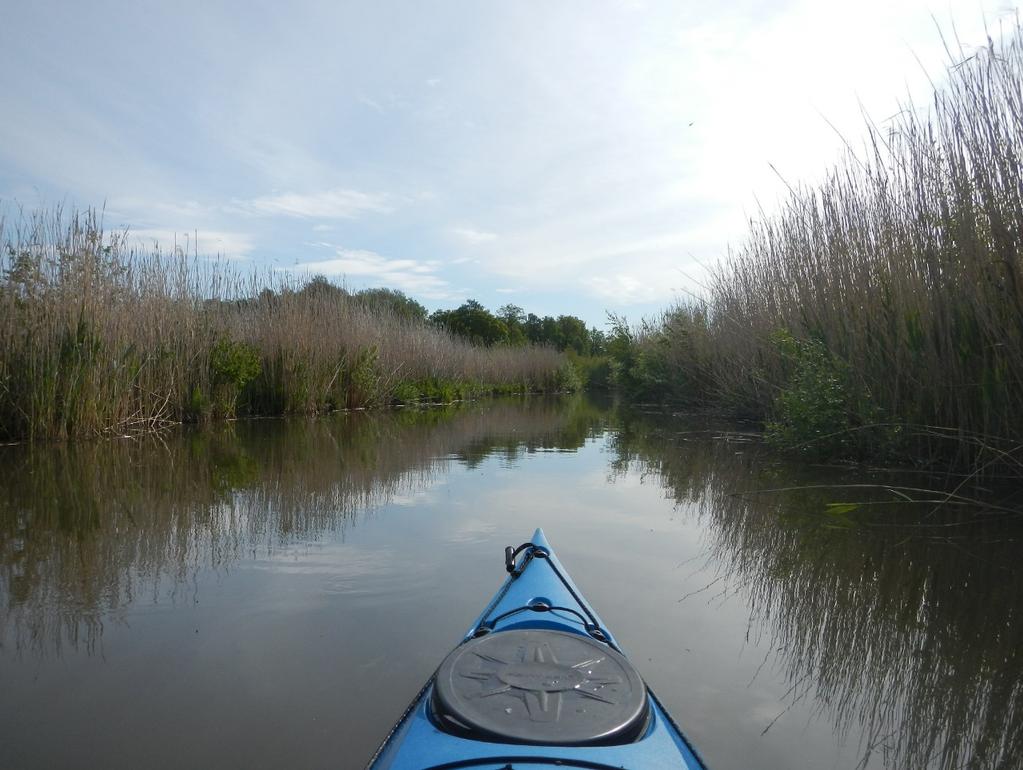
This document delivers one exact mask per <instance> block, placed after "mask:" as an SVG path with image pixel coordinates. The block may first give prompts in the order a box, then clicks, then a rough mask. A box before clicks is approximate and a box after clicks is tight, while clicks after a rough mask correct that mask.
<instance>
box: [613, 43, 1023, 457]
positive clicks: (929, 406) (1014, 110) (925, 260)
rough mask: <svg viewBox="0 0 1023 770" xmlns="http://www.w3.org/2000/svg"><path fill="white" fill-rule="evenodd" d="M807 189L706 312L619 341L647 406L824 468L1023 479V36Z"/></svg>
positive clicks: (763, 224) (874, 128) (956, 68)
mask: <svg viewBox="0 0 1023 770" xmlns="http://www.w3.org/2000/svg"><path fill="white" fill-rule="evenodd" d="M946 75H947V77H946V82H944V83H942V84H941V85H940V86H939V87H938V88H936V90H935V92H934V95H933V101H932V102H931V104H930V105H929V106H928V107H927V108H926V109H924V108H921V107H920V106H919V105H915V104H912V103H907V104H906V105H905V107H904V109H903V110H902V111H901V112H900V113H899V114H897V115H896V116H894V117H892V118H890V119H888V120H887V121H885V122H883V123H881V124H874V123H869V124H868V125H867V142H866V145H865V149H864V150H863V151H862V152H854V151H853V149H852V147H851V145H850V149H849V152H848V155H847V157H846V158H845V160H844V161H843V162H841V163H840V164H839V165H837V166H836V167H835V168H833V169H832V170H831V171H830V172H828V174H827V175H826V177H825V178H824V179H823V181H822V182H820V183H819V184H817V185H809V186H804V185H800V186H795V187H790V188H789V190H790V195H789V197H788V199H787V200H786V201H785V202H784V204H783V206H782V207H781V209H780V211H778V212H777V213H775V214H771V215H765V216H764V217H763V218H761V219H758V220H755V221H753V222H752V223H751V232H750V234H749V236H748V238H747V239H746V241H745V243H744V244H742V245H741V246H740V247H739V248H738V249H736V250H735V251H734V253H732V254H730V256H729V257H728V258H727V259H725V260H724V261H723V262H722V263H721V264H720V265H719V266H718V267H717V269H716V270H715V271H714V272H713V273H712V275H711V277H710V278H709V283H708V285H707V286H706V287H705V289H706V292H705V294H704V295H703V296H701V297H700V298H699V299H693V300H689V301H684V302H682V303H680V304H678V305H677V306H675V307H673V308H671V309H670V310H668V311H666V312H665V313H664V314H663V316H662V317H661V318H659V319H655V320H652V321H650V322H648V323H645V324H643V325H642V326H641V327H640V328H630V327H629V326H628V325H626V324H623V323H619V324H618V325H617V328H616V330H615V333H614V334H613V335H612V339H611V341H610V343H609V346H610V348H611V351H612V354H613V356H614V358H615V362H616V367H617V371H616V375H617V379H618V382H619V383H621V384H622V385H623V386H624V387H625V388H627V389H628V390H629V391H630V392H632V393H633V394H634V395H636V396H637V397H639V398H642V399H670V400H674V401H678V402H684V403H689V404H692V405H699V406H712V407H716V408H720V409H726V410H728V411H731V412H733V413H739V414H742V415H745V416H748V417H752V418H755V419H757V420H760V421H763V422H765V423H766V424H767V428H768V432H769V434H770V435H771V436H772V437H773V438H774V439H775V441H776V443H778V444H779V445H782V446H786V447H792V448H796V449H799V450H800V451H803V452H808V453H815V454H822V455H829V456H834V455H844V456H850V455H851V456H861V457H870V458H873V459H877V458H880V459H884V458H885V457H888V456H893V455H894V456H897V457H898V458H900V459H905V458H910V457H911V458H914V459H915V460H918V461H927V460H929V459H934V460H938V461H940V462H941V463H945V464H947V463H949V462H950V461H951V462H953V463H956V462H957V463H960V464H963V465H966V466H970V467H973V468H981V467H984V468H993V467H998V468H1000V469H1003V470H1007V471H1008V472H1010V473H1013V474H1015V475H1019V474H1021V473H1023V453H1021V448H1020V444H1019V442H1018V440H1017V439H1018V436H1019V435H1021V433H1023V169H1021V162H1023V101H1021V98H1020V94H1023V37H1021V35H1020V29H1019V28H1018V26H1017V27H1016V28H1014V29H1012V30H1010V34H1008V35H1007V36H1005V37H1003V38H998V39H993V40H991V41H990V43H989V45H988V47H986V48H984V49H981V50H978V51H975V52H972V53H969V54H963V56H962V60H957V61H955V62H953V63H952V64H951V66H949V67H948V69H947V73H946Z"/></svg>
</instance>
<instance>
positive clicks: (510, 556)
mask: <svg viewBox="0 0 1023 770" xmlns="http://www.w3.org/2000/svg"><path fill="white" fill-rule="evenodd" d="M532 547H533V544H532V543H523V544H522V545H520V546H519V547H518V548H512V547H511V546H510V545H508V546H505V548H504V568H505V569H506V570H507V571H508V572H514V571H515V557H516V556H518V555H519V554H520V553H522V552H523V551H524V550H526V549H527V548H532Z"/></svg>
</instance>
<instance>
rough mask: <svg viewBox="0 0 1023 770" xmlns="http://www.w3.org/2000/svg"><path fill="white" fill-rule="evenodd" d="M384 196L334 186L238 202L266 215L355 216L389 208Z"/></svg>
mask: <svg viewBox="0 0 1023 770" xmlns="http://www.w3.org/2000/svg"><path fill="white" fill-rule="evenodd" d="M387 201H388V198H387V196H386V195H378V194H376V193H364V192H359V191H358V190H348V189H345V188H342V187H335V188H333V189H330V190H322V191H320V192H314V193H297V192H286V193H280V194H278V195H264V196H262V197H259V198H254V199H252V200H250V201H243V202H241V203H239V204H238V205H239V208H240V209H241V210H242V211H247V212H249V213H252V214H262V215H266V216H287V217H301V218H307V219H311V218H318V219H355V218H356V217H358V216H360V215H362V214H367V213H378V214H386V213H388V212H390V211H392V208H391V206H390V205H388V203H387Z"/></svg>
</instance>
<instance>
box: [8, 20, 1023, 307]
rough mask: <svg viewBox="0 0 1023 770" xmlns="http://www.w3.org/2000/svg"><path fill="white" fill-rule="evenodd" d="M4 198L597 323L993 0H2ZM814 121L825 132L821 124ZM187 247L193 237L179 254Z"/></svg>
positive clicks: (911, 79)
mask: <svg viewBox="0 0 1023 770" xmlns="http://www.w3.org/2000/svg"><path fill="white" fill-rule="evenodd" d="M4 5H5V7H4V9H3V14H2V20H0V115H3V118H2V120H0V199H2V200H4V201H6V202H11V201H17V202H19V203H21V204H23V205H25V206H27V207H30V208H32V207H36V206H39V205H52V204H54V203H59V202H65V203H68V204H72V205H97V206H100V205H105V209H106V222H107V223H108V224H109V225H112V226H125V225H128V226H130V227H131V229H132V232H133V233H134V234H135V236H136V237H138V238H139V239H141V240H143V241H145V242H146V243H152V241H153V240H154V239H156V240H158V241H159V242H160V243H161V244H162V245H163V246H169V245H172V244H173V243H175V241H176V242H177V243H178V244H182V243H187V244H188V248H189V249H193V248H195V247H196V246H197V247H198V251H199V252H200V253H207V254H213V253H220V254H222V255H223V256H225V257H227V258H230V259H231V260H233V261H234V262H235V263H236V266H238V267H240V268H241V269H249V268H250V267H264V268H265V267H268V266H269V267H272V268H274V269H281V270H288V271H292V272H295V273H298V274H301V273H305V272H309V273H324V274H327V275H330V276H331V277H334V278H336V279H338V280H342V279H343V280H344V281H345V282H346V283H347V284H348V285H349V286H352V287H354V288H361V287H365V286H380V285H386V286H390V287H392V288H399V289H402V290H403V291H405V292H407V293H408V294H410V295H412V296H414V297H416V298H417V299H419V300H420V301H422V302H423V303H424V304H426V305H427V306H428V307H430V308H431V309H434V308H438V307H452V306H455V305H457V304H460V303H461V302H462V301H463V300H464V299H466V298H467V297H473V298H476V299H478V300H480V301H481V302H483V303H484V304H485V305H487V306H489V307H492V308H496V307H498V306H499V305H502V304H504V303H507V302H513V303H515V304H518V305H520V306H522V307H524V308H525V309H526V310H527V311H533V312H537V313H539V314H541V315H542V314H559V313H571V314H575V315H579V316H581V317H583V318H584V319H586V320H587V321H588V322H590V323H591V324H595V325H603V323H604V318H605V311H607V310H610V311H613V312H615V313H619V314H626V315H627V316H628V317H629V318H630V319H637V318H638V317H640V316H641V315H649V314H652V313H654V312H656V311H657V310H658V309H660V308H663V307H664V306H665V305H667V304H669V303H670V302H671V301H672V300H673V298H675V297H677V296H680V293H681V294H682V295H684V294H685V293H687V292H690V291H698V290H699V289H698V284H699V281H700V277H701V275H702V274H703V271H704V270H705V269H706V268H707V267H708V266H709V265H712V264H714V263H715V262H716V261H717V260H719V259H721V258H723V257H724V256H725V255H726V253H727V248H728V245H729V244H732V245H737V244H739V243H741V241H742V238H743V235H744V232H745V222H746V220H747V219H748V217H749V216H751V215H753V214H755V213H756V212H757V211H758V205H762V206H763V207H764V208H765V209H766V210H768V211H770V210H771V209H772V208H773V207H774V206H775V205H776V203H777V201H778V199H779V197H780V195H781V194H782V191H783V190H782V185H781V182H780V181H779V180H778V178H777V177H776V176H775V175H774V173H773V172H772V171H771V168H770V165H769V164H773V165H774V166H775V167H776V168H777V169H778V170H779V172H781V173H782V174H783V175H784V176H785V178H786V179H787V180H788V181H789V182H797V181H812V180H814V179H815V178H818V177H819V176H820V175H821V173H822V172H823V171H824V170H825V168H826V166H827V165H828V164H829V163H831V162H832V161H834V160H835V159H836V158H837V157H838V155H839V153H840V150H841V146H842V140H841V139H840V138H839V137H838V136H837V135H836V134H835V132H834V130H833V129H832V128H831V127H830V126H829V125H828V123H829V122H830V123H832V124H834V126H836V127H837V128H838V129H839V130H840V131H841V132H842V133H843V134H844V135H845V136H846V138H848V139H849V140H850V142H851V143H852V144H853V145H854V146H856V145H858V143H859V141H860V139H861V137H862V136H863V129H862V125H863V119H862V116H861V112H860V110H861V106H862V108H863V109H865V110H866V111H867V113H868V114H870V115H871V116H873V117H874V118H875V119H876V120H878V121H881V120H883V119H885V118H886V117H888V116H889V115H891V114H892V113H894V112H895V111H896V109H897V108H898V102H899V100H901V99H903V98H904V97H905V95H906V94H907V93H914V94H917V95H920V96H924V97H925V95H926V94H927V90H928V89H927V75H928V74H929V75H930V76H931V77H933V78H935V79H937V80H939V81H940V79H941V76H942V71H943V69H942V68H943V66H944V63H945V62H946V61H947V59H946V56H945V54H944V51H943V49H942V43H941V40H940V38H939V36H938V34H937V32H936V29H935V21H934V20H935V18H936V19H937V20H938V21H939V22H941V23H942V24H943V26H944V27H945V28H946V32H950V31H951V25H952V23H953V22H954V24H955V28H956V31H957V32H958V35H959V38H960V40H961V41H962V43H963V44H964V45H965V46H966V48H967V50H970V49H971V47H972V46H976V45H978V44H982V43H983V42H984V39H985V38H984V34H985V33H984V24H985V21H986V23H987V25H988V26H989V28H991V29H992V30H996V29H997V27H998V23H999V19H1001V18H1003V17H1004V16H1005V15H1006V14H1007V13H1008V12H1010V11H1011V9H1012V7H1013V6H1012V4H1011V3H1009V4H1007V3H1005V2H988V1H987V0H972V1H970V2H967V1H965V0H962V1H960V0H953V1H952V2H941V3H938V2H925V1H924V0H919V1H918V0H906V1H905V2H901V1H899V0H888V1H887V2H883V1H881V0H863V2H858V3H849V2H842V3H837V2H830V0H809V1H807V2H796V1H785V2H768V3H759V2H751V1H749V0H745V1H743V2H721V3H716V2H700V1H694V2H642V1H641V0H635V1H632V2H626V1H625V0H622V1H621V2H599V1H598V0H585V1H580V2H551V1H550V0H548V1H546V2H528V1H523V2H518V1H516V2H513V1H512V0H504V1H503V2H496V1H495V2H470V1H469V0H463V1H460V2H413V1H412V0H407V1H406V2H386V1H382V0H374V1H373V2H369V1H367V2H364V3H349V2H337V1H335V2H287V3H281V2H273V3H264V2H244V3H242V2H234V3H226V2H213V1H212V0H204V1H203V2H187V1H184V2H175V3H166V2H165V3H157V2H120V3H112V2H89V3H81V2H71V1H70V0H67V1H66V2H62V3H61V2H47V1H45V0H35V1H34V2H13V1H10V0H9V1H8V2H6V3H5V4H4ZM825 118H826V119H827V120H825ZM196 237H197V238H198V242H197V243H196Z"/></svg>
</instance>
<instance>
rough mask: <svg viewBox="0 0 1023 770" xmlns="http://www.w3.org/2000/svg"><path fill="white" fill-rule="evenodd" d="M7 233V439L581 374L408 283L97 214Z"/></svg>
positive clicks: (2, 312) (30, 218)
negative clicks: (204, 252) (452, 317)
mask: <svg viewBox="0 0 1023 770" xmlns="http://www.w3.org/2000/svg"><path fill="white" fill-rule="evenodd" d="M0 233H2V238H0V248H2V251H0V437H3V438H7V439H21V438H67V437H73V436H79V437H80V436H97V435H123V434H134V433H138V432H144V431H149V430H153V429H156V428H160V427H162V426H165V425H168V424H172V423H176V422H183V421H184V422H187V421H193V422H196V421H207V420H210V419H216V418H223V417H233V416H235V415H280V414H314V413H322V412H328V411H332V410H337V409H346V408H347V409H352V408H363V407H372V406H381V405H387V404H392V403H411V402H418V401H421V400H429V401H442V402H448V401H452V400H454V399H460V398H468V397H473V396H478V395H483V394H491V393H525V392H535V391H553V390H565V389H572V388H574V387H577V385H578V379H577V377H576V375H575V370H574V369H573V368H572V367H571V366H570V365H569V364H568V362H567V361H566V359H565V358H564V356H563V355H562V354H561V353H560V352H558V351H557V350H555V349H553V348H550V347H545V346H536V345H526V346H518V347H513V346H503V345H502V346H484V345H481V344H476V343H474V342H473V341H471V340H467V339H465V338H463V337H460V336H458V335H456V334H452V333H450V332H448V331H446V330H445V329H443V328H441V327H439V326H437V325H436V324H433V323H430V322H429V321H428V320H427V319H426V318H425V313H417V312H415V310H416V308H417V305H418V303H415V302H414V301H412V300H409V299H408V298H406V297H404V295H402V294H401V293H400V292H394V291H383V292H380V291H376V292H361V293H352V292H349V291H346V290H345V289H343V288H342V287H339V286H336V285H334V284H332V283H330V282H328V281H326V280H324V279H313V280H310V281H299V280H295V279H293V278H290V277H289V276H288V275H287V274H285V273H281V272H279V271H278V272H271V271H267V272H265V273H264V274H252V273H243V272H241V271H239V270H235V269H232V267H231V266H230V265H227V264H224V263H218V262H216V261H209V260H206V259H200V258H198V257H195V256H189V255H186V254H183V253H181V252H180V251H171V252H166V251H162V250H161V249H160V248H159V247H156V246H154V247H153V248H148V249H147V248H145V247H143V246H142V245H141V244H140V243H139V242H138V241H137V240H136V239H133V238H132V236H131V233H130V232H129V231H114V232H111V231H105V230H104V228H103V226H102V221H101V218H100V216H99V214H98V213H97V212H96V211H84V212H76V213H73V214H71V215H69V216H67V217H65V216H63V215H62V213H61V212H60V211H59V210H52V209H51V210H47V211H41V212H36V213H33V214H27V215H20V214H18V213H17V212H15V213H14V215H13V216H12V217H9V218H8V219H6V220H3V221H0Z"/></svg>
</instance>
